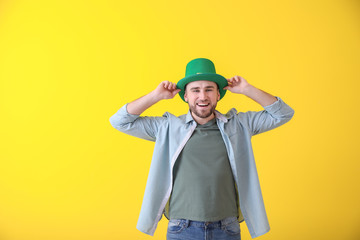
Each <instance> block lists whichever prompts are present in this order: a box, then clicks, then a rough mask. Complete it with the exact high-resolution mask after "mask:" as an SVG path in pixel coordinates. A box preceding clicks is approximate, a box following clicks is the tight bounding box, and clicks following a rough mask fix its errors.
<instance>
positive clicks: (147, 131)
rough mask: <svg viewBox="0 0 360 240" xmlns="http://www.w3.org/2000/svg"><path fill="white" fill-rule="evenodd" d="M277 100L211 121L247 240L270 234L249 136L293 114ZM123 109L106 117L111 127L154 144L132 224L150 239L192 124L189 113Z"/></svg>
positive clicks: (219, 116) (170, 187)
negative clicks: (229, 173) (147, 113)
mask: <svg viewBox="0 0 360 240" xmlns="http://www.w3.org/2000/svg"><path fill="white" fill-rule="evenodd" d="M276 98H277V101H276V102H275V103H273V104H271V105H269V106H265V107H264V110H262V111H257V112H256V111H248V112H240V113H238V112H237V111H236V109H234V108H232V109H231V110H230V111H229V112H228V113H227V114H225V115H223V114H221V113H219V112H218V111H216V112H215V114H216V122H217V124H218V127H219V129H220V132H221V136H222V138H223V140H224V143H225V146H226V150H227V154H228V157H229V161H230V166H231V170H232V173H233V176H234V179H235V183H236V185H237V189H238V198H239V206H240V211H241V214H242V216H243V217H244V220H245V222H246V225H247V227H248V230H249V232H250V235H251V237H252V238H255V237H258V236H260V235H263V234H265V233H267V232H268V231H269V230H270V226H269V222H268V219H267V215H266V211H265V206H264V202H263V197H262V194H261V189H260V183H259V178H258V173H257V170H256V164H255V159H254V154H253V150H252V145H251V137H252V136H254V135H256V134H259V133H262V132H265V131H268V130H271V129H274V128H276V127H278V126H280V125H282V124H284V123H286V122H288V121H289V120H290V119H291V118H292V117H293V115H294V110H293V109H292V108H291V107H289V106H288V105H287V104H286V103H284V102H283V101H282V99H280V98H279V97H276ZM126 107H127V104H125V105H124V106H123V107H121V108H120V109H119V110H118V111H117V112H116V113H115V114H114V115H113V116H111V117H110V123H111V125H112V126H113V127H114V128H115V129H117V130H119V131H121V132H123V133H126V134H129V135H132V136H135V137H138V138H142V139H145V140H149V141H155V147H154V154H153V157H152V162H151V166H150V171H149V175H148V180H147V184H146V188H145V194H144V198H143V203H142V206H141V211H140V216H139V219H138V223H137V229H138V230H140V231H141V232H144V233H146V234H149V235H151V236H153V235H154V233H155V230H156V227H157V224H158V222H159V220H160V219H161V217H162V214H163V213H164V210H165V205H166V203H167V202H168V200H169V197H170V194H171V190H172V182H173V175H172V173H173V171H172V170H173V167H174V164H175V161H176V159H177V157H178V156H179V154H180V152H181V150H182V149H183V147H184V146H185V144H186V142H187V141H188V139H189V138H190V136H191V134H192V133H193V131H194V129H195V127H196V125H197V123H196V122H195V120H194V119H193V118H192V116H191V113H190V111H189V112H188V113H187V114H184V115H181V116H179V117H177V116H174V115H172V114H171V113H169V112H165V113H164V114H163V116H162V117H140V116H139V115H134V114H129V113H128V112H127V109H126Z"/></svg>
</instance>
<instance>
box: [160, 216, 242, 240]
mask: <svg viewBox="0 0 360 240" xmlns="http://www.w3.org/2000/svg"><path fill="white" fill-rule="evenodd" d="M166 239H167V240H196V239H199V240H241V235H240V224H239V222H238V220H237V218H236V217H229V218H225V219H223V220H221V221H217V222H199V221H192V220H186V219H171V220H170V221H169V225H168V229H167V235H166Z"/></svg>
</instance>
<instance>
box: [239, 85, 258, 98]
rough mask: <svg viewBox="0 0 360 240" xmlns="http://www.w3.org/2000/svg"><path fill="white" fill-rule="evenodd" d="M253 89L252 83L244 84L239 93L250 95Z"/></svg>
mask: <svg viewBox="0 0 360 240" xmlns="http://www.w3.org/2000/svg"><path fill="white" fill-rule="evenodd" d="M254 89H256V88H255V87H254V86H253V85H251V84H248V85H247V86H245V87H244V88H243V90H242V92H241V94H243V95H245V96H248V97H249V96H250V95H251V93H252V92H253V91H254Z"/></svg>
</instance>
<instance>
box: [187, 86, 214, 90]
mask: <svg viewBox="0 0 360 240" xmlns="http://www.w3.org/2000/svg"><path fill="white" fill-rule="evenodd" d="M205 88H215V87H214V86H206V87H205ZM196 89H200V87H192V88H190V90H196Z"/></svg>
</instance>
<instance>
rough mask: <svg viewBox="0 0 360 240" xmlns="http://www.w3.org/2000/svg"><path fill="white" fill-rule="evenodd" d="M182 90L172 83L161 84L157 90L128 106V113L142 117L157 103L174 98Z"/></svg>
mask: <svg viewBox="0 0 360 240" xmlns="http://www.w3.org/2000/svg"><path fill="white" fill-rule="evenodd" d="M180 91H181V90H180V89H176V84H175V83H171V82H169V81H163V82H161V83H160V84H159V85H158V86H157V87H156V88H155V90H153V91H152V92H150V93H149V94H146V95H145V96H142V97H141V98H138V99H136V100H134V101H132V102H130V103H129V104H128V105H127V111H128V112H129V113H130V114H138V115H140V114H141V113H142V112H144V111H145V110H146V109H148V108H149V107H151V106H152V105H153V104H155V103H157V102H158V101H160V100H163V99H171V98H174V97H175V95H176V94H177V93H179V92H180Z"/></svg>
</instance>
